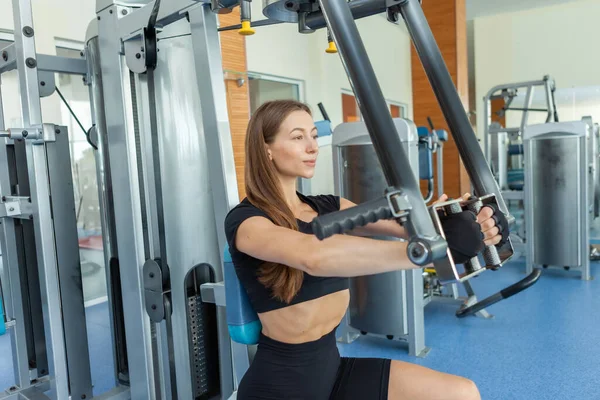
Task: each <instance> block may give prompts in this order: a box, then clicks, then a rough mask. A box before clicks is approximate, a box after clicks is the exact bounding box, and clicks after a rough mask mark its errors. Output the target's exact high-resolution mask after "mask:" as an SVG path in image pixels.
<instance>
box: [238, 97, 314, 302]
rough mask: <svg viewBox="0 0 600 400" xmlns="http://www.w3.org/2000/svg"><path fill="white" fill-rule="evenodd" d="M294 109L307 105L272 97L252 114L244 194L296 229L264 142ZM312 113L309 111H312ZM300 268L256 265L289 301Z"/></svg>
mask: <svg viewBox="0 0 600 400" xmlns="http://www.w3.org/2000/svg"><path fill="white" fill-rule="evenodd" d="M294 111H306V112H307V113H309V114H311V111H310V108H308V106H306V105H305V104H303V103H300V102H297V101H294V100H275V101H269V102H266V103H264V104H263V105H261V106H260V107H259V108H258V109H257V110H256V111H255V112H254V114H253V115H252V118H251V119H250V122H249V124H248V129H247V131H246V171H245V180H246V196H247V197H248V200H249V201H250V203H252V204H253V205H254V206H255V207H258V208H260V209H261V210H262V211H263V212H265V213H266V214H267V215H268V216H269V218H271V220H272V221H273V223H275V224H276V225H278V226H282V227H284V228H289V229H293V230H295V231H297V230H298V222H297V221H296V217H295V216H294V213H293V212H292V210H291V209H290V208H289V207H288V205H287V203H286V201H285V197H284V195H283V191H282V188H281V183H280V181H279V178H278V177H277V169H276V168H275V164H274V163H273V162H272V161H270V160H269V157H268V154H267V148H266V145H267V144H270V143H272V142H273V141H274V140H275V136H276V135H277V132H278V131H279V128H280V127H281V123H282V122H283V121H284V120H285V119H286V118H287V116H288V115H289V114H291V113H292V112H294ZM311 115H312V114H311ZM303 280H304V273H303V272H302V271H301V270H298V269H295V268H291V267H288V266H286V265H281V264H277V263H272V262H265V263H263V264H262V265H261V267H260V268H259V282H260V283H262V284H263V285H264V286H265V287H267V288H268V289H271V291H272V293H273V297H274V298H275V299H277V300H280V301H284V302H286V303H288V304H289V303H290V302H291V301H292V299H293V298H294V296H296V294H297V293H298V291H299V290H300V287H301V286H302V281H303Z"/></svg>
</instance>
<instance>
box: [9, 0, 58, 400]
mask: <svg viewBox="0 0 600 400" xmlns="http://www.w3.org/2000/svg"><path fill="white" fill-rule="evenodd" d="M13 14H14V26H15V32H18V34H17V35H15V49H16V57H17V68H18V71H19V84H20V88H21V105H22V114H23V127H29V126H32V125H41V124H42V112H41V106H40V96H39V83H38V76H37V73H38V71H37V68H36V66H37V61H36V51H35V39H34V37H35V34H34V30H33V16H32V11H31V2H30V0H13ZM22 32H23V34H21V33H22ZM29 32H30V33H31V34H26V33H29ZM26 149H27V165H28V170H29V181H30V189H31V200H32V203H33V206H34V207H33V209H34V212H33V220H34V224H35V242H36V248H37V256H38V268H39V275H40V286H41V292H42V309H43V312H44V330H45V334H46V345H47V346H46V347H47V353H48V361H49V370H50V371H49V372H50V375H52V376H53V380H52V384H51V393H52V395H53V396H54V397H56V398H58V399H66V398H68V396H69V388H68V375H67V360H66V350H65V338H64V335H63V330H62V328H63V327H62V313H61V304H60V295H59V293H60V287H59V283H58V268H57V260H56V253H55V248H54V232H53V224H52V214H51V210H50V188H49V186H48V165H47V162H46V149H45V146H43V145H37V144H33V143H32V142H28V143H27V144H26Z"/></svg>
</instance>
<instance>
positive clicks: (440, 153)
mask: <svg viewBox="0 0 600 400" xmlns="http://www.w3.org/2000/svg"><path fill="white" fill-rule="evenodd" d="M443 194H444V145H443V144H440V145H439V146H438V149H437V195H438V197H440V196H441V195H443Z"/></svg>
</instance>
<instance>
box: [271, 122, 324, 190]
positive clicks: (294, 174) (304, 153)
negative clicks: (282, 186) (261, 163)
mask: <svg viewBox="0 0 600 400" xmlns="http://www.w3.org/2000/svg"><path fill="white" fill-rule="evenodd" d="M267 151H268V153H269V158H270V159H271V160H272V161H273V162H274V163H275V167H276V168H277V170H278V171H279V173H280V174H281V175H282V176H284V177H290V178H298V177H302V178H306V179H310V178H312V177H313V176H314V173H315V165H316V162H317V155H318V154H319V145H318V143H317V128H316V127H315V123H314V121H313V119H312V117H311V116H310V114H308V113H307V112H306V111H294V112H292V113H291V114H289V115H288V116H287V118H286V119H285V120H284V121H283V122H282V124H281V126H280V127H279V131H278V132H277V135H276V136H275V140H273V142H272V143H270V144H267Z"/></svg>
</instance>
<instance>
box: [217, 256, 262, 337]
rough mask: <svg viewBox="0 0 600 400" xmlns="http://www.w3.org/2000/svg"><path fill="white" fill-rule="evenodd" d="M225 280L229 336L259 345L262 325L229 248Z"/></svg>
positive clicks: (226, 257)
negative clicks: (240, 279) (240, 278)
mask: <svg viewBox="0 0 600 400" xmlns="http://www.w3.org/2000/svg"><path fill="white" fill-rule="evenodd" d="M223 256H224V257H223V260H224V266H223V268H224V278H225V302H226V306H225V310H226V313H227V326H228V328H229V336H230V337H231V339H232V340H233V341H234V342H237V343H241V344H246V345H251V344H257V343H258V338H259V337H260V332H261V330H262V325H261V323H260V320H259V319H258V315H257V314H256V312H255V311H254V309H253V308H252V305H251V304H250V299H248V295H247V294H246V290H245V289H244V288H243V287H242V284H241V283H240V281H239V279H238V277H237V275H236V273H235V267H234V266H233V261H232V260H231V254H230V253H229V247H227V248H226V249H225V251H224V254H223Z"/></svg>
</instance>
